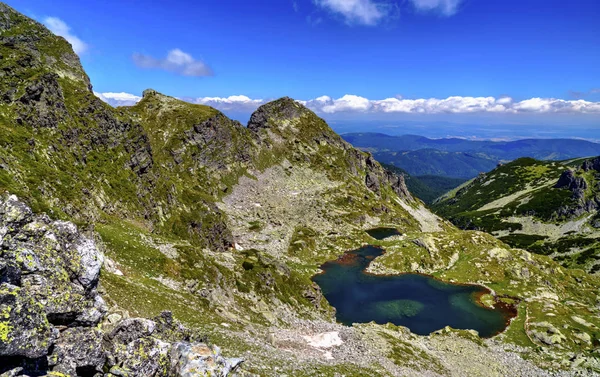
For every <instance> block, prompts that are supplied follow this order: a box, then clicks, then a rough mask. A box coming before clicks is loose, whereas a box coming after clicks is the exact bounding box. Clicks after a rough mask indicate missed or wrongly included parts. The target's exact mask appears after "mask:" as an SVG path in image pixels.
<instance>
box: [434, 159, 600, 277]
mask: <svg viewBox="0 0 600 377" xmlns="http://www.w3.org/2000/svg"><path fill="white" fill-rule="evenodd" d="M433 208H434V210H435V211H436V212H437V213H438V214H441V215H443V216H445V217H446V218H448V219H450V220H451V221H452V222H453V223H454V224H456V225H457V226H459V227H461V228H463V229H477V230H484V231H487V232H490V233H492V234H494V235H495V236H497V237H499V238H500V239H501V240H503V241H504V242H506V243H508V244H509V245H511V246H514V247H520V248H524V249H527V250H529V251H532V252H534V253H538V254H543V255H550V256H551V257H552V258H553V259H555V260H557V261H559V262H560V263H562V264H563V265H565V266H571V267H577V268H584V269H586V270H588V271H591V272H597V271H598V270H600V238H599V237H600V214H599V210H598V209H599V208H600V158H593V159H578V160H569V161H564V162H548V161H537V160H534V159H530V158H522V159H518V160H515V161H513V162H511V163H508V164H506V165H503V166H501V167H498V168H497V169H495V170H493V171H491V172H489V173H487V174H482V175H480V176H479V177H478V178H475V179H474V180H472V181H471V182H469V183H468V184H467V185H465V186H462V187H460V188H459V189H458V190H455V191H454V192H450V193H448V194H446V195H445V196H444V197H442V198H441V199H440V200H439V201H437V202H436V203H434V205H433Z"/></svg>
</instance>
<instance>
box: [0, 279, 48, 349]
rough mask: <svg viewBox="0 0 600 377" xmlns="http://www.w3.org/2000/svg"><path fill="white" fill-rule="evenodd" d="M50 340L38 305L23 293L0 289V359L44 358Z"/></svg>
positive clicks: (4, 286)
mask: <svg viewBox="0 0 600 377" xmlns="http://www.w3.org/2000/svg"><path fill="white" fill-rule="evenodd" d="M53 336H54V334H53V332H52V329H51V326H50V324H49V323H48V320H47V319H46V316H45V315H44V310H43V307H42V305H41V304H40V303H38V302H36V301H35V300H34V299H33V298H32V297H31V296H30V295H29V294H28V293H27V292H26V291H25V290H24V289H21V288H19V287H16V286H14V285H11V284H7V283H3V284H1V285H0V357H2V356H24V357H28V358H38V357H42V356H45V355H46V354H47V353H48V348H49V347H50V345H51V344H52V342H53V341H54V339H53Z"/></svg>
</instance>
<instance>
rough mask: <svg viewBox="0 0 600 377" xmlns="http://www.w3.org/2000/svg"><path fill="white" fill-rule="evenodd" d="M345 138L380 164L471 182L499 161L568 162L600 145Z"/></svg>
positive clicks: (379, 136) (598, 150)
mask: <svg viewBox="0 0 600 377" xmlns="http://www.w3.org/2000/svg"><path fill="white" fill-rule="evenodd" d="M342 137H343V138H344V139H345V140H346V141H348V142H349V143H351V144H352V145H354V146H355V147H357V148H360V149H363V150H367V151H370V152H372V153H373V155H374V156H375V158H376V159H377V160H378V161H381V162H385V163H387V164H392V165H394V166H397V167H400V168H402V169H404V170H406V171H407V172H408V173H409V174H411V175H417V176H418V175H442V176H447V177H455V178H465V179H469V178H473V177H476V176H477V174H479V173H481V172H488V171H490V170H491V169H493V168H494V167H496V165H497V164H498V163H499V162H507V161H511V160H514V159H517V158H520V157H532V158H535V159H538V160H566V159H570V158H577V157H590V156H596V155H599V154H600V144H598V143H594V142H590V141H586V140H580V139H524V140H516V141H482V140H467V139H459V138H441V139H429V138H426V137H422V136H416V135H404V136H390V135H386V134H381V133H347V134H343V135H342Z"/></svg>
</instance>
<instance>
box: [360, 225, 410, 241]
mask: <svg viewBox="0 0 600 377" xmlns="http://www.w3.org/2000/svg"><path fill="white" fill-rule="evenodd" d="M367 233H368V234H369V236H371V237H373V238H375V239H376V240H383V239H385V238H388V237H391V236H400V235H402V233H400V232H399V231H398V229H396V228H374V229H369V230H367Z"/></svg>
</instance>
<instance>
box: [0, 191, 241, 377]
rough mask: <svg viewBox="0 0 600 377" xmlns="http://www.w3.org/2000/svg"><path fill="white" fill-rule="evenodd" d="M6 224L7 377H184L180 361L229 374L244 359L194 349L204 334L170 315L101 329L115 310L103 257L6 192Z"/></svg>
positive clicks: (0, 360) (0, 344)
mask: <svg viewBox="0 0 600 377" xmlns="http://www.w3.org/2000/svg"><path fill="white" fill-rule="evenodd" d="M0 229H1V230H2V232H1V233H0V235H1V236H2V243H0V366H1V367H2V368H0V373H4V374H0V375H2V376H4V375H7V376H12V375H22V374H33V375H43V374H46V373H48V372H50V371H51V372H52V373H54V375H66V376H76V375H78V376H79V375H84V376H88V375H95V374H97V373H103V371H104V370H105V369H107V370H110V374H109V375H114V376H131V377H133V376H136V377H137V376H141V377H143V376H148V377H151V376H152V377H159V376H165V377H166V376H171V375H177V374H172V373H175V372H170V371H171V369H172V368H175V367H174V366H173V365H176V366H177V367H176V369H177V368H178V369H177V370H181V371H182V373H184V375H190V374H189V373H191V372H190V371H192V370H200V369H198V368H200V366H201V365H205V364H206V365H205V366H204V368H205V370H206V373H211V375H218V376H226V375H227V374H228V373H229V372H230V371H231V370H233V369H235V367H236V366H237V365H238V364H239V363H240V361H237V360H233V361H231V360H226V359H224V358H222V357H221V356H220V353H219V351H218V349H216V350H215V351H214V352H213V351H212V349H210V350H211V353H210V355H208V354H201V355H198V354H197V353H194V352H196V351H195V350H197V349H198V348H197V347H198V345H199V344H201V343H199V342H201V341H203V340H204V339H203V338H202V337H201V336H199V335H198V334H197V333H196V332H194V331H191V330H189V329H187V328H185V327H184V326H183V325H181V324H180V323H179V322H177V321H176V320H175V319H174V318H173V316H172V314H171V313H170V312H163V313H161V314H160V315H159V316H157V317H156V318H155V319H154V320H149V319H144V318H126V319H123V317H126V316H124V315H118V316H112V317H111V318H110V319H107V320H106V321H105V322H108V323H109V325H110V326H107V328H110V329H112V331H110V332H109V333H104V331H103V328H104V326H96V325H98V324H99V323H100V322H101V321H102V320H103V319H104V318H105V317H106V314H107V312H108V309H107V307H106V304H105V302H104V300H103V298H102V297H101V296H100V295H99V294H98V292H97V289H96V288H97V285H98V280H99V277H100V269H101V266H102V263H103V261H104V258H103V256H102V253H101V252H100V251H99V250H98V248H97V247H96V244H95V242H94V241H93V239H92V238H88V237H86V236H84V235H82V234H81V233H80V232H79V230H78V229H77V227H76V226H75V225H74V224H72V223H70V222H66V221H52V220H51V219H50V218H49V217H48V216H45V215H34V214H33V213H32V211H31V209H30V208H29V207H27V206H26V205H25V204H24V203H22V202H20V201H19V200H18V199H17V198H16V197H15V196H6V195H5V196H0ZM190 342H195V343H190ZM192 344H193V345H192ZM176 349H180V351H176ZM172 355H175V357H176V358H177V359H176V360H174V361H173V360H172ZM6 373H8V374H6ZM185 373H188V374H185ZM203 373H204V372H203ZM200 375H202V374H200Z"/></svg>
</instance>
